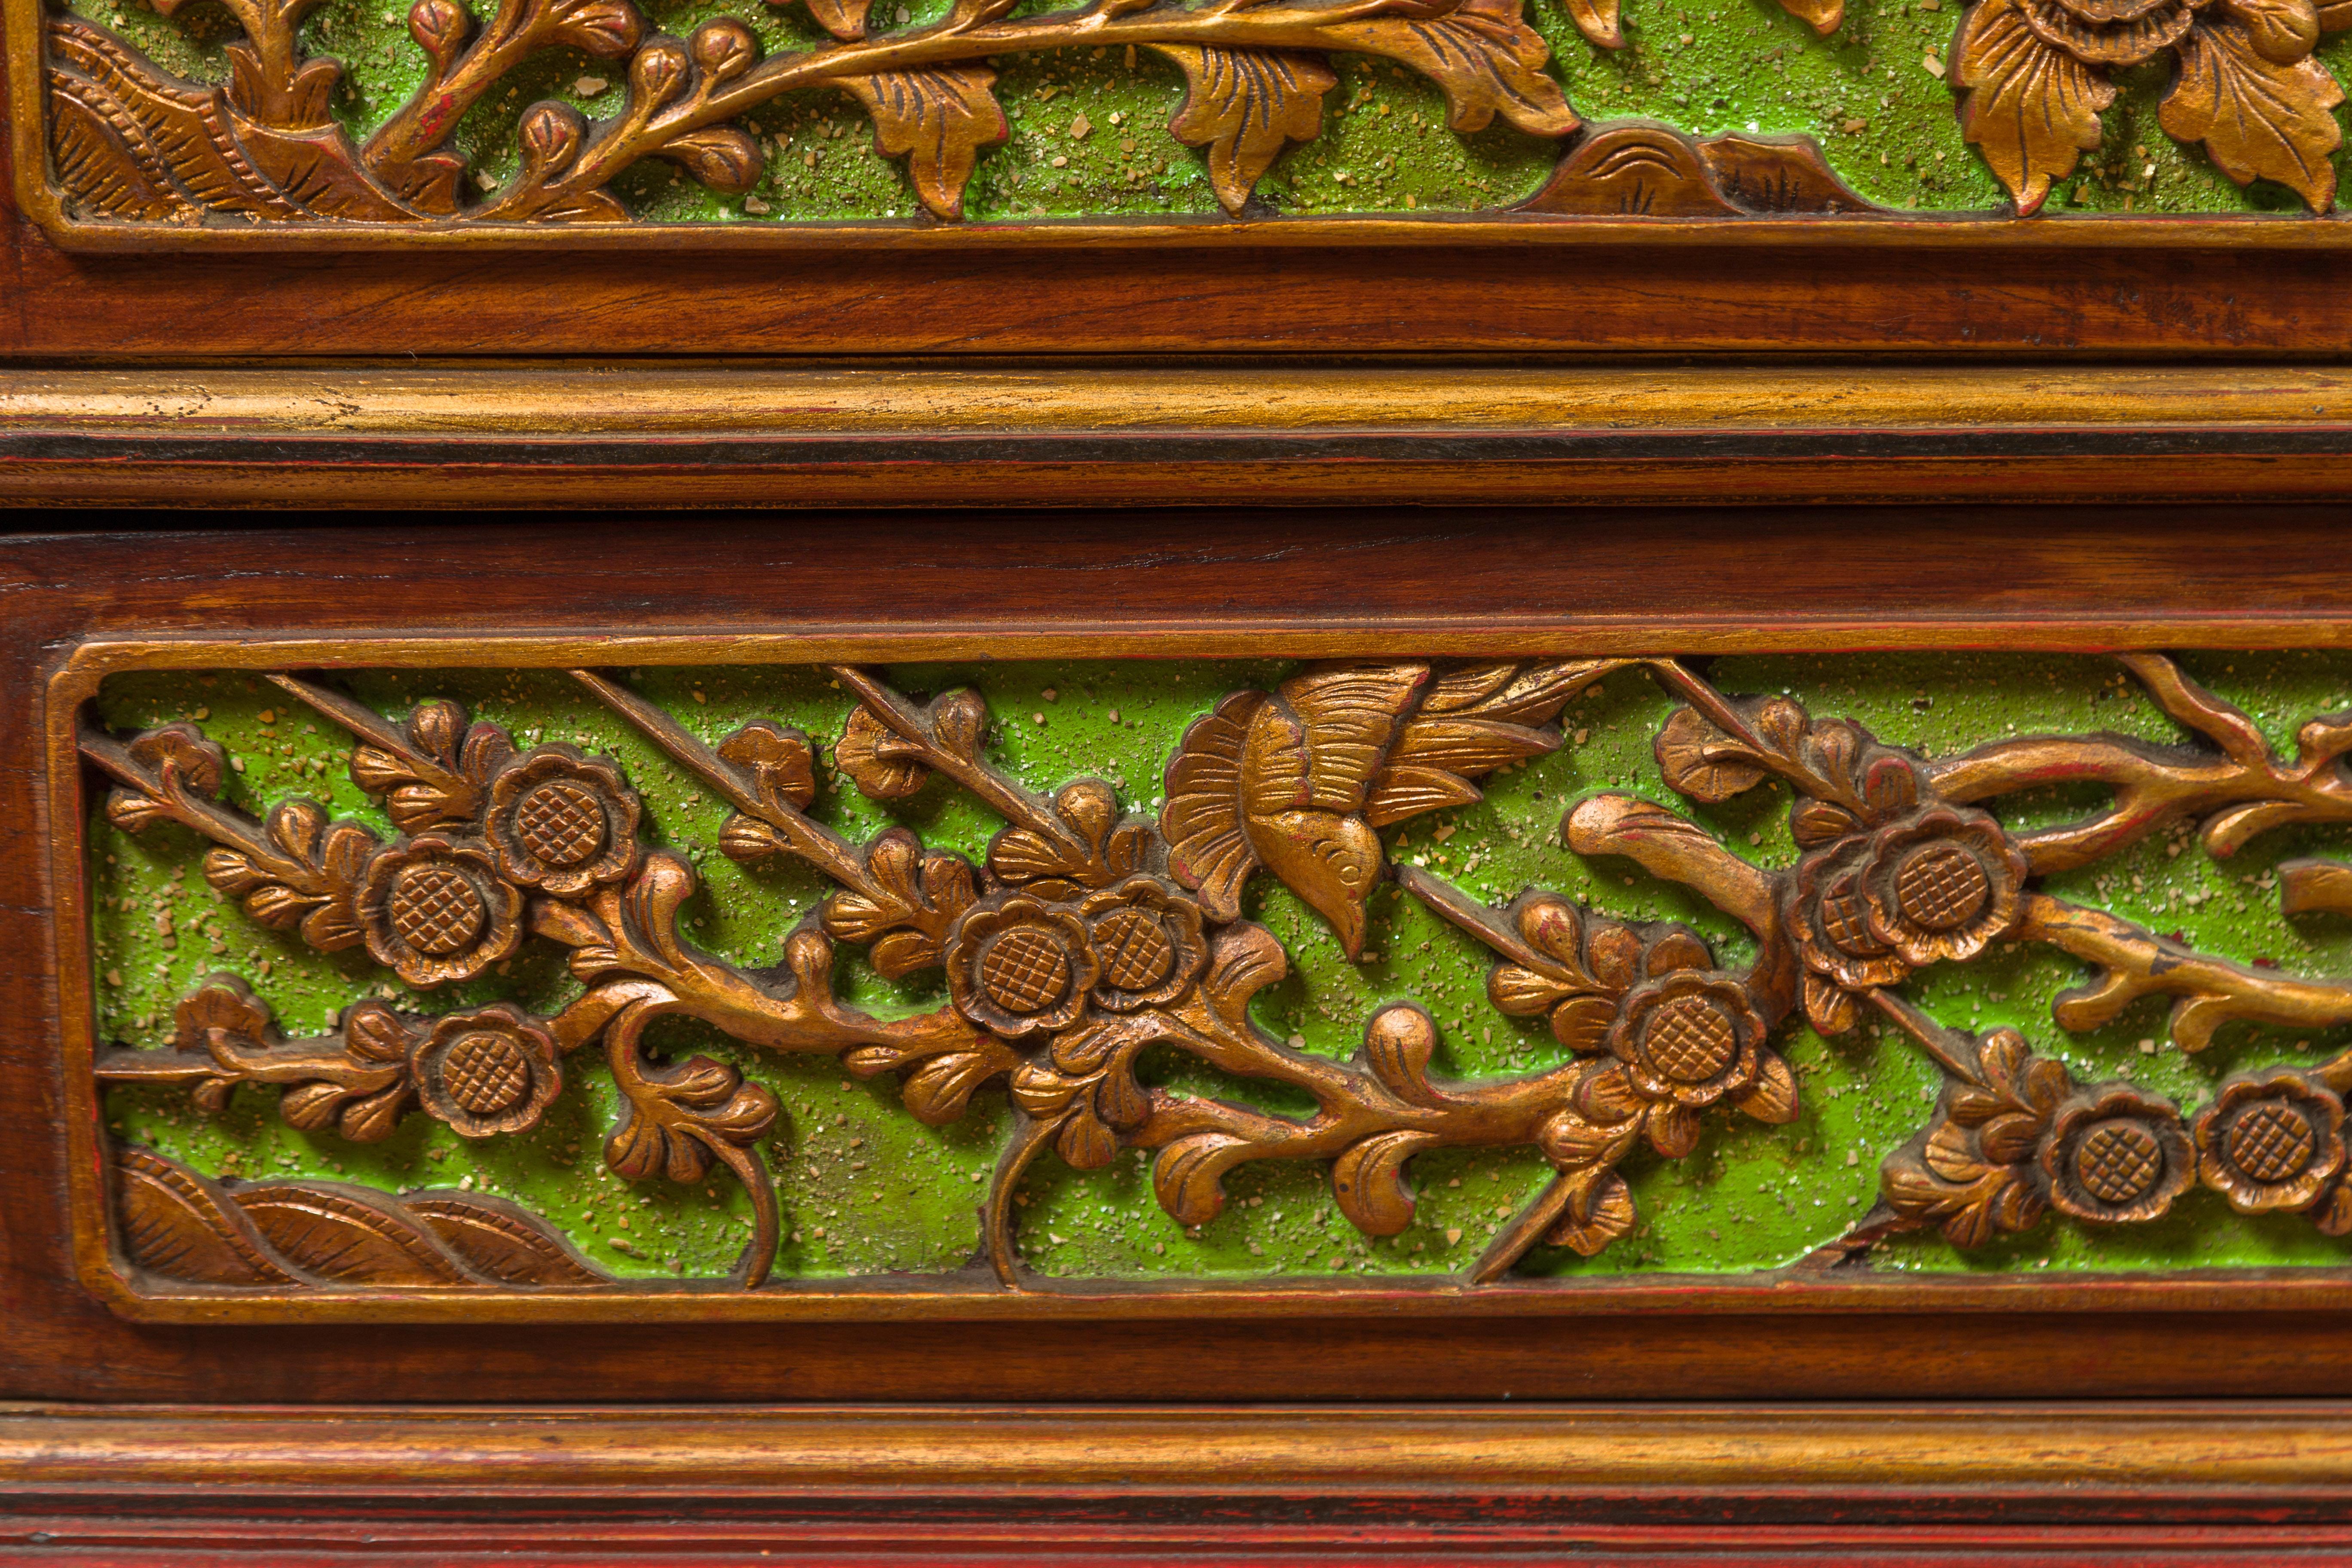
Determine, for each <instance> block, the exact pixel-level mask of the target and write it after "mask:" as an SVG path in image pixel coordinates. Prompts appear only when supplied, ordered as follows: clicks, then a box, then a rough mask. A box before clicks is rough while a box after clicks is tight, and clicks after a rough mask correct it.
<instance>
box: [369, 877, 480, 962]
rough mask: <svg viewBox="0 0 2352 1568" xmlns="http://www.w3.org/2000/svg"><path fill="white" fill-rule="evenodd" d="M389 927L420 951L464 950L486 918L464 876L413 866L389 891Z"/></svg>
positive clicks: (469, 883) (437, 953) (435, 952)
mask: <svg viewBox="0 0 2352 1568" xmlns="http://www.w3.org/2000/svg"><path fill="white" fill-rule="evenodd" d="M391 910H392V926H393V929H394V931H398V932H399V933H400V937H401V940H402V941H403V942H407V943H408V944H409V945H410V946H411V947H414V948H415V949H416V951H417V952H428V953H433V954H436V955H439V954H443V953H451V952H459V951H461V950H463V949H464V948H465V947H466V945H467V943H468V942H472V941H473V940H474V939H475V937H477V936H478V935H480V934H481V930H482V922H483V921H486V920H488V918H489V910H488V909H486V908H485V907H484V906H483V903H482V895H481V894H480V892H479V891H478V890H477V889H475V887H474V885H473V883H471V882H469V881H467V879H466V878H465V876H464V874H463V873H461V872H457V871H453V870H451V869H449V868H447V867H446V866H415V867H412V868H409V869H407V870H405V871H403V872H402V873H401V874H400V879H399V880H398V881H397V882H395V883H394V884H393V889H392V900H391Z"/></svg>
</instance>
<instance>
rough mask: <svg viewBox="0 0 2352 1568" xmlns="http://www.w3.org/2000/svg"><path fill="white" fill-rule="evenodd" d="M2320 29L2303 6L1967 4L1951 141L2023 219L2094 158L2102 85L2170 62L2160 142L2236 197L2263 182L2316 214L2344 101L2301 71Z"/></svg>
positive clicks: (2306, 69) (2332, 194)
mask: <svg viewBox="0 0 2352 1568" xmlns="http://www.w3.org/2000/svg"><path fill="white" fill-rule="evenodd" d="M2336 15H2337V14H2336V12H2333V11H2331V12H2330V13H2328V20H2329V21H2331V22H2333V23H2335V25H2337V26H2340V25H2342V24H2341V22H2337V21H2336ZM2321 26H2322V13H2321V12H2320V11H2319V9H2318V8H2317V7H2316V6H2315V5H2314V4H2313V0H1978V4H1977V5H1975V6H1974V7H1973V8H1972V9H1971V10H1970V11H1969V13H1968V15H1967V16H1966V17H1965V18H1964V19H1963V20H1962V22H1961V24H1960V31H1959V37H1958V40H1957V41H1956V42H1955V43H1954V45H1953V47H1952V65H1951V81H1952V85H1953V86H1954V87H1956V88H1958V89H1962V96H1961V100H1960V111H1959V112H1960V128H1961V132H1962V134H1963V135H1965V136H1966V137H1967V138H1968V140H1969V141H1970V142H1975V143H1976V144H1977V145H1978V147H1979V149H1980V150H1981V151H1982V152H1983V153H1984V156H1985V161H1986V162H1987V163H1990V165H1991V166H1992V171H1993V173H1994V174H1996V175H1998V176H1999V177H2000V183H2001V184H2003V185H2005V186H2007V187H2008V188H2009V193H2010V195H2011V197H2013V198H2014V199H2015V201H2016V203H2017V211H2018V214H2019V216H2027V215H2029V214H2032V213H2033V212H2036V211H2038V210H2039V209H2040V208H2041V206H2042V203H2043V202H2044V201H2046V200H2047V199H2048V198H2049V195H2050V188H2051V185H2052V184H2053V182H2055V181H2058V180H2063V179H2064V178H2065V177H2066V176H2067V175H2068V174H2072V173H2074V164H2075V161H2076V160H2077V159H2078V158H2079V157H2080V156H2081V155H2082V154H2083V153H2087V152H2090V151H2092V150H2094V149H2095V148H2096V147H2097V146H2098V145H2099V142H2100V136H2101V132H2100V125H2099V115H2100V112H2101V111H2102V110H2105V109H2106V108H2108V107H2109V106H2110V105H2111V104H2113V103H2114V102H2115V99H2116V89H2115V88H2114V86H2113V85H2112V84H2111V83H2110V82H2109V80H2108V74H2109V73H2110V72H2111V71H2116V70H2127V69H2130V68H2133V67H2135V66H2139V65H2144V64H2146V63H2147V62H2148V61H2149V60H2152V59H2154V58H2157V57H2158V55H2161V54H2162V53H2164V52H2165V51H2166V50H2167V49H2169V50H2171V51H2173V53H2174V55H2175V56H2176V57H2177V58H2178V60H2179V69H2178V73H2177V75H2176V76H2175V78H2174V80H2173V84H2172V89H2171V91H2170V92H2169V93H2168V94H2167V96H2166V98H2165V100H2164V103H2163V107H2162V108H2161V109H2160V110H2158V122H2159V123H2161V124H2162V125H2163V127H2164V130H2165V132H2166V133H2167V134H2168V135H2169V136H2171V137H2173V138H2174V139H2175V140H2177V141H2180V142H2202V143H2203V144H2204V147H2205V151H2206V153H2207V154H2208V155H2209V156H2210V158H2211V159H2212V160H2213V164H2214V166H2215V167H2216V168H2218V169H2220V170H2221V172H2222V173H2223V174H2227V175H2229V176H2230V178H2231V179H2232V180H2235V181H2236V182H2237V183H2238V184H2242V185H2243V184H2250V183H2252V181H2253V180H2255V179H2257V178H2261V179H2266V180H2275V181H2277V182H2278V183H2279V184H2283V185H2285V186H2286V187H2287V188H2288V189H2290V190H2292V191H2294V193H2295V195H2299V196H2301V197H2302V198H2303V200H2304V203H2305V205H2307V206H2308V207H2310V209H2311V210H2312V211H2313V212H2326V210H2328V208H2329V207H2331V206H2333V205H2335V202H2336V164H2335V159H2334V153H2335V152H2336V147H2337V146H2338V145H2339V144H2340V143H2341V142H2342V140H2343V136H2342V132H2341V131H2340V130H2339V128H2338V127H2337V125H2336V116H2335V114H2334V113H2333V112H2332V110H2334V109H2335V108H2336V105H2337V104H2339V103H2341V102H2343V101H2344V89H2342V88H2341V87H2340V86H2339V85H2337V83H2336V79H2335V78H2334V77H2333V76H2331V75H2330V74H2329V73H2328V70H2327V68H2326V66H2324V65H2322V64H2321V63H2320V62H2319V61H2318V60H2316V59H2315V58H2312V50H2313V48H2314V47H2316V46H2317V44H2318V42H2319V35H2320V31H2321Z"/></svg>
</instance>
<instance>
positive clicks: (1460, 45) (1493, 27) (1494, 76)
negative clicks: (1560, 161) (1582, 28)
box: [1325, 0, 1582, 136]
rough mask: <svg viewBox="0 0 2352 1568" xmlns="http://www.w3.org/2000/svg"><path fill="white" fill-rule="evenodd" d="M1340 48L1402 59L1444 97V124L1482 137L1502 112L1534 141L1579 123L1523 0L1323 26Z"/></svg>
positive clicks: (1470, 2)
mask: <svg viewBox="0 0 2352 1568" xmlns="http://www.w3.org/2000/svg"><path fill="white" fill-rule="evenodd" d="M1325 31H1326V32H1327V33H1328V34H1329V35H1330V36H1331V37H1334V38H1335V39H1338V40H1339V42H1340V44H1341V47H1345V48H1351V49H1360V50H1362V51H1363V52H1364V53H1366V54H1373V55H1386V56H1388V57H1389V58H1391V59H1395V60H1402V62H1404V63H1405V64H1406V65H1408V66H1411V67H1412V68H1413V69H1415V70H1417V71H1419V72H1420V73H1421V74H1422V75H1423V76H1425V77H1427V78H1429V79H1430V80H1432V81H1433V82H1435V83H1436V84H1437V85H1438V87H1439V88H1440V89H1443V90H1444V93H1445V101H1446V105H1447V109H1448V111H1449V112H1448V113H1447V115H1446V121H1445V122H1446V124H1448V125H1449V126H1451V127H1453V128H1454V130H1456V131H1461V132H1470V131H1484V130H1485V129H1486V127H1487V126H1488V125H1490V124H1492V123H1494V120H1495V116H1496V115H1497V114H1500V115H1501V116H1502V117H1503V118H1504V119H1505V120H1507V121H1510V123H1512V124H1513V125H1516V126H1517V127H1518V128H1519V129H1520V130H1522V131H1525V132H1529V133H1530V134H1533V135H1537V136H1565V135H1567V134H1568V133H1569V132H1571V131H1573V130H1575V129H1576V128H1577V126H1578V125H1580V124H1581V123H1582V121H1580V120H1578V119H1577V116H1576V111H1575V110H1572V109H1570V108H1569V106H1568V100H1567V99H1565V98H1563V97H1562V96H1560V90H1559V83H1557V82H1555V81H1554V80H1552V79H1551V78H1550V77H1549V75H1547V74H1546V73H1545V71H1544V68H1543V66H1544V62H1545V61H1546V60H1547V59H1549V58H1551V51H1550V49H1549V47H1548V46H1546V44H1545V43H1544V41H1543V37H1542V36H1541V35H1540V34H1538V32H1537V31H1536V30H1535V29H1534V28H1533V27H1530V26H1528V25H1527V23H1525V22H1524V21H1522V20H1520V17H1519V0H1465V4H1464V5H1461V6H1460V7H1458V8H1457V9H1455V10H1454V11H1451V12H1449V13H1447V14H1446V15H1444V16H1433V17H1428V18H1425V19H1424V18H1415V17H1378V18H1374V19H1371V20H1369V21H1362V22H1347V23H1342V24H1340V25H1339V26H1334V27H1328V28H1326V29H1325Z"/></svg>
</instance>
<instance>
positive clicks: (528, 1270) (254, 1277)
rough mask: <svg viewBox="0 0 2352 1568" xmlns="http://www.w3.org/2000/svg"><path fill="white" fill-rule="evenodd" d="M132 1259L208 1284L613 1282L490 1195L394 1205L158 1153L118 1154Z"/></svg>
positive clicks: (121, 1206)
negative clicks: (235, 1178) (228, 1174)
mask: <svg viewBox="0 0 2352 1568" xmlns="http://www.w3.org/2000/svg"><path fill="white" fill-rule="evenodd" d="M114 1169H115V1182H116V1191H117V1197H116V1203H117V1208H118V1213H119V1215H120V1217H121V1232H120V1234H121V1239H122V1250H123V1255H124V1257H125V1258H126V1259H127V1260H128V1261H129V1262H130V1263H131V1265H132V1266H133V1267H135V1268H141V1269H143V1270H146V1271H148V1272H150V1273H152V1274H155V1275H159V1276H162V1277H163V1278H166V1279H178V1280H184V1281H188V1282H191V1283H194V1284H200V1285H224V1286H236V1285H269V1286H276V1287H280V1288H285V1287H298V1288H299V1287H310V1288H318V1287H323V1286H330V1285H358V1286H370V1287H409V1288H415V1287H419V1286H423V1287H434V1288H457V1289H482V1288H484V1287H486V1286H492V1285H507V1286H530V1287H533V1288H542V1289H543V1288H546V1287H550V1286H587V1285H608V1284H610V1283H611V1280H610V1279H608V1277H606V1276H605V1275H604V1274H601V1273H599V1272H598V1271H597V1270H596V1269H595V1268H593V1266H592V1265H591V1264H590V1263H589V1262H588V1261H587V1260H586V1259H585V1258H582V1257H581V1256H580V1255H579V1254H578V1253H577V1252H575V1251H574V1250H572V1247H571V1245H570V1244H569V1243H567V1242H566V1241H564V1240H563V1238H562V1237H559V1236H557V1235H556V1234H555V1233H554V1232H553V1231H552V1230H550V1229H549V1228H548V1227H547V1226H546V1224H545V1222H543V1221H541V1220H540V1219H538V1218H537V1217H535V1216H533V1215H530V1214H529V1213H527V1212H525V1211H524V1210H523V1209H521V1208H519V1207H517V1206H516V1205H513V1204H510V1203H509V1202H507V1201H506V1200H505V1199H503V1198H495V1197H491V1196H489V1195H488V1194H478V1193H457V1192H421V1193H413V1194H408V1195H407V1196H405V1197H402V1198H397V1199H395V1198H393V1197H390V1196H387V1195H386V1194H382V1193H376V1192H371V1191H369V1190H368V1189H366V1188H364V1187H356V1186H350V1185H347V1184H343V1183H340V1182H215V1181H210V1180H207V1179H206V1178H205V1177H203V1176H199V1175H198V1174H196V1173H194V1171H191V1170H189V1169H188V1168H187V1167H186V1166H184V1165H182V1164H179V1163H176V1162H174V1161H171V1160H166V1159H164V1158H163V1156H161V1155H159V1154H156V1153H153V1152H150V1151H148V1150H145V1149H141V1148H136V1147H131V1146H126V1147H124V1148H122V1149H121V1150H119V1151H118V1152H117V1153H116V1156H115V1164H114Z"/></svg>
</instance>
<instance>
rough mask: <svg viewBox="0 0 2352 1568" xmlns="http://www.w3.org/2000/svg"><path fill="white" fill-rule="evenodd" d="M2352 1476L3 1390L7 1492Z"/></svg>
mask: <svg viewBox="0 0 2352 1568" xmlns="http://www.w3.org/2000/svg"><path fill="white" fill-rule="evenodd" d="M224 1480H235V1481H236V1482H239V1483H243V1484H245V1485H247V1486H251V1487H257V1488H266V1487H270V1486H276V1485H286V1484H298V1483H299V1484H300V1485H303V1486H305V1487H317V1488H364V1489H378V1488H383V1487H386V1486H401V1487H412V1486H433V1485H451V1486H455V1487H459V1488H462V1489H475V1488H479V1487H485V1486H491V1487H499V1488H506V1487H512V1486H526V1485H527V1486H530V1487H533V1488H544V1489H551V1490H562V1489H595V1488H604V1487H612V1486H617V1485H626V1486H633V1487H647V1488H656V1489H690V1488H695V1487H705V1486H721V1487H725V1488H728V1489H730V1490H736V1489H740V1490H762V1489H801V1488H817V1489H826V1490H828V1491H836V1492H839V1491H857V1490H877V1489H878V1490H903V1489H907V1488H908V1487H922V1488H925V1489H934V1490H953V1489H985V1490H986V1491H988V1492H990V1493H992V1494H999V1495H1001V1494H1003V1493H1004V1492H1008V1491H1014V1490H1019V1489H1052V1490H1054V1491H1055V1492H1057V1493H1067V1492H1072V1491H1084V1490H1087V1489H1096V1488H1104V1489H1118V1490H1119V1491H1121V1492H1125V1493H1130V1494H1131V1493H1134V1492H1139V1491H1150V1490H1168V1489H1181V1490H1188V1491H1190V1490H1212V1491H1216V1492H1220V1493H1229V1492H1234V1491H1242V1490H1255V1489H1266V1488H1273V1487H1282V1486H1297V1485H1307V1486H1312V1487H1317V1488H1322V1489H1330V1490H1332V1491H1334V1492H1338V1491H1345V1490H1352V1489H1371V1488H1392V1487H1404V1488H1412V1489H1431V1490H1435V1489H1446V1488H1459V1487H1463V1486H1475V1487H1476V1488H1477V1489H1480V1490H1482V1491H1508V1490H1517V1489H1543V1490H1546V1491H1552V1492H1573V1491H1578V1490H1601V1489H1609V1490H1622V1489H1629V1488H1637V1487H1638V1488H1672V1489H1679V1490H1698V1489H1706V1488H1709V1487H1740V1486H1748V1487H1760V1486H1764V1485H1767V1484H1769V1485H1770V1486H1771V1487H1773V1488H1774V1489H1780V1488H1788V1487H1825V1488H1852V1487H1870V1488H1878V1489H1901V1488H1909V1487H1926V1486H1934V1485H1937V1484H1942V1485H1947V1486H1948V1485H1950V1484H1953V1483H1955V1482H1960V1481H1965V1482H1967V1483H1968V1484H1969V1485H1971V1486H1973V1487H1999V1486H2033V1487H2037V1488H2051V1489H2056V1488H2060V1487H2065V1488H2069V1489H2076V1490H2078V1491H2080V1490H2084V1489H2088V1490H2099V1491H2122V1490H2137V1489H2167V1488H2183V1487H2196V1488H2199V1489H2213V1488H2222V1487H2227V1488H2235V1489H2246V1490H2256V1489H2265V1490H2293V1491H2295V1492H2300V1493H2306V1494H2310V1493H2318V1494H2325V1495H2327V1496H2332V1497H2336V1498H2342V1497H2344V1496H2346V1495H2347V1494H2352V1406H2347V1405H2342V1404H2337V1403H2326V1404H2311V1405H2300V1404H2296V1405H2289V1404H2280V1403H2268V1404H2240V1403H2227V1402H2224V1403H2207V1404H2201V1405H2190V1404H2183V1403H2172V1404H2158V1405H2146V1404H2126V1403H2115V1404H2095V1405H2032V1404H2016V1405H1969V1406H1965V1407H1961V1406H1946V1405H1892V1406H1889V1405H1813V1406H1807V1407H1798V1408H1789V1407H1780V1408H1756V1407H1738V1406H1722V1405H1701V1406H1683V1407H1674V1406H1663V1407H1662V1406H1644V1405H1582V1406H1561V1405H1550V1406H1542V1405H1527V1406H1517V1407H1514V1406H1511V1405H1486V1406H1467V1405H1446V1406H1435V1407H1420V1408H1416V1407H1412V1406H1370V1407H1360V1408H1353V1409H1347V1408H1308V1407H1303V1406H1295V1405H1294V1406H1279V1405H1277V1406H1261V1407H1242V1406H1209V1407H1186V1406H1176V1407H1161V1408H1152V1407H1149V1406H1124V1407H1122V1406H1099V1405H1097V1406H1072V1407H1061V1406H1052V1405H1045V1406H1037V1405H1031V1406H1019V1405H993V1406H991V1405H977V1406H975V1405H930V1406H896V1407H893V1406H877V1405H815V1406H777V1407H771V1408H764V1409H762V1408H756V1407H755V1408H751V1409H734V1410H713V1409H709V1408H708V1407H692V1408H665V1407H661V1406H649V1407H644V1408H639V1409H631V1410H625V1411H623V1410H613V1409H604V1410H593V1409H584V1408H569V1409H567V1408H554V1409H516V1408H508V1409H492V1410H484V1409H479V1408H459V1407H447V1408H434V1407H429V1406H428V1407H417V1408H414V1409H402V1410H393V1409H386V1408H382V1407H375V1408H363V1409H350V1408H339V1407H322V1408H320V1409H316V1410H289V1409H286V1408H282V1407H280V1408H261V1409H229V1408H223V1407H217V1406H215V1407H204V1406H197V1407H178V1408H173V1407H166V1406H152V1405H151V1406H135V1405H134V1406H120V1407H114V1408H105V1407H99V1408H95V1409H93V1408H91V1407H86V1406H82V1407H77V1406H71V1405H34V1404H25V1405H7V1406H0V1485H7V1486H17V1487H24V1486H31V1485H40V1486H47V1487H56V1486H83V1485H100V1484H102V1485H104V1486H106V1487H109V1488H115V1489H142V1488H158V1489H161V1488H175V1487H182V1486H189V1485H196V1484H205V1483H214V1482H219V1481H224Z"/></svg>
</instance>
